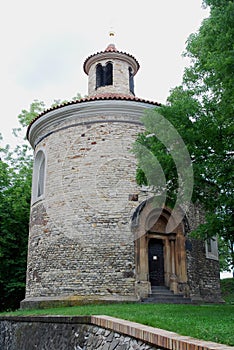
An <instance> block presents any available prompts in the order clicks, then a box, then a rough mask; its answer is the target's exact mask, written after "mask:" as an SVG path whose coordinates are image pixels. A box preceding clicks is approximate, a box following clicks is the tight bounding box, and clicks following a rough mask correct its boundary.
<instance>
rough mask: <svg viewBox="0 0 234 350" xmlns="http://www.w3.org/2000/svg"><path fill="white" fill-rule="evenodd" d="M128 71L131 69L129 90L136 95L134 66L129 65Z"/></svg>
mask: <svg viewBox="0 0 234 350" xmlns="http://www.w3.org/2000/svg"><path fill="white" fill-rule="evenodd" d="M128 71H129V90H130V92H131V93H132V94H133V95H134V80H133V73H132V68H131V67H129V68H128Z"/></svg>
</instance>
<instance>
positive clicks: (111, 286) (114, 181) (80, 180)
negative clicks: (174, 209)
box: [26, 100, 153, 299]
mask: <svg viewBox="0 0 234 350" xmlns="http://www.w3.org/2000/svg"><path fill="white" fill-rule="evenodd" d="M152 107H153V105H151V104H147V103H140V102H133V101H116V100H113V101H92V102H83V103H78V104H77V105H72V106H65V107H61V108H58V109H55V110H53V111H50V112H48V113H46V114H45V115H43V116H41V117H40V118H38V119H37V120H36V121H34V123H33V124H32V125H31V127H30V129H29V140H30V142H31V144H32V146H33V147H34V148H35V157H36V156H37V154H38V152H41V153H43V154H44V157H45V174H44V177H43V180H44V191H43V193H42V194H41V193H40V196H37V192H36V193H33V195H32V205H31V220H30V234H29V249H28V270H27V286H26V299H27V298H31V297H32V298H34V297H47V296H67V295H69V296H71V295H95V296H96V297H97V298H98V296H109V297H113V298H114V299H115V298H117V297H118V296H121V297H124V296H126V298H127V297H134V296H135V262H134V260H135V257H134V237H133V233H132V232H131V228H130V220H131V216H132V213H133V212H134V210H135V208H136V207H137V205H139V201H133V200H132V199H131V198H132V196H131V195H132V194H136V193H138V192H139V188H138V187H137V185H136V183H135V171H136V161H135V158H134V155H133V154H132V153H131V148H132V143H133V142H134V140H135V139H136V136H137V134H138V133H139V132H140V131H142V130H143V127H142V125H141V123H140V116H141V115H142V114H143V110H144V109H145V108H152ZM36 172H38V166H35V168H34V175H33V182H34V183H33V189H34V190H33V191H36V190H37V188H38V186H37V184H36V185H35V181H39V180H38V179H39V175H38V174H37V173H36ZM139 200H140V198H139Z"/></svg>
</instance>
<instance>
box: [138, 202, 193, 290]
mask: <svg viewBox="0 0 234 350" xmlns="http://www.w3.org/2000/svg"><path fill="white" fill-rule="evenodd" d="M170 218H172V219H173V217H172V211H171V209H169V208H167V207H164V208H161V209H159V208H155V207H154V203H153V199H152V200H148V201H145V202H143V203H142V204H141V205H140V206H139V207H138V208H137V210H136V212H135V213H134V215H133V222H132V229H133V232H134V235H135V262H136V293H137V294H138V296H139V297H146V296H147V295H148V294H149V293H150V292H151V282H150V276H149V265H150V263H149V242H150V241H151V242H152V240H155V241H158V242H162V244H163V264H164V266H163V274H164V278H163V281H164V285H165V286H166V287H168V288H169V289H170V290H171V291H173V292H174V293H176V294H183V295H186V294H187V290H188V287H187V266H186V250H185V236H184V225H183V223H182V222H181V223H180V224H179V225H178V226H177V227H176V228H175V229H173V230H172V232H169V233H167V231H166V226H167V223H168V221H169V219H170ZM151 258H153V259H155V260H157V258H158V257H157V255H155V256H152V254H151ZM151 269H152V268H151Z"/></svg>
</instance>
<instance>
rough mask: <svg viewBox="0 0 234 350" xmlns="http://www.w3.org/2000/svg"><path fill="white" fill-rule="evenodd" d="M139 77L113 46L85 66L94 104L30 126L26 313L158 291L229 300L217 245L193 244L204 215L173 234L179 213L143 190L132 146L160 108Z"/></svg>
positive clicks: (82, 103) (65, 109) (63, 109)
mask: <svg viewBox="0 0 234 350" xmlns="http://www.w3.org/2000/svg"><path fill="white" fill-rule="evenodd" d="M138 69H139V63H138V61H137V60H136V59H135V58H134V57H133V56H132V55H129V54H128V53H125V52H121V51H118V50H117V49H116V47H115V45H113V44H110V45H109V46H108V47H107V48H106V49H105V50H104V51H101V52H98V53H96V54H93V55H91V56H89V57H88V58H87V59H86V60H85V62H84V71H85V73H86V74H87V75H88V97H86V98H83V99H81V100H79V101H73V102H70V103H66V104H63V105H60V106H57V107H54V108H51V109H49V110H46V111H45V112H43V113H42V114H40V115H39V116H38V117H36V118H35V119H34V120H33V121H32V122H31V124H30V125H29V127H28V131H27V137H28V140H29V142H30V144H31V145H32V147H33V149H34V154H35V158H34V169H33V184H32V202H31V216H30V232H29V245H28V265H27V282H26V297H25V299H24V300H23V301H22V302H21V307H22V308H30V307H46V306H52V305H61V304H63V305H75V304H82V303H88V302H96V303H97V302H109V301H140V300H142V299H143V298H146V297H148V296H149V295H150V293H151V292H152V290H153V289H154V288H155V287H165V288H167V289H168V290H171V291H172V293H174V294H176V295H181V296H182V297H184V298H186V297H187V298H188V297H189V298H190V300H192V301H195V300H198V301H213V302H217V301H220V289H219V263H218V257H217V245H216V241H215V240H211V241H210V242H209V244H207V243H205V242H202V241H196V240H194V239H191V238H189V232H190V231H191V230H193V229H194V228H195V227H196V225H197V224H198V223H199V222H200V221H201V220H202V215H201V212H200V211H199V210H197V209H196V208H194V207H192V206H191V210H190V212H189V214H188V215H187V216H186V217H185V218H184V220H183V221H182V222H181V223H180V224H179V225H178V226H177V227H176V229H175V230H173V231H172V232H170V233H167V232H166V229H165V228H166V225H167V222H168V220H169V218H170V217H171V215H172V211H171V209H170V208H168V207H163V208H155V206H154V201H153V193H151V192H150V189H148V188H141V187H139V186H138V185H137V184H136V181H135V172H136V159H135V157H134V155H133V153H132V152H131V148H132V144H133V142H134V140H135V139H136V137H137V134H138V133H139V132H142V131H143V130H144V128H143V125H142V123H141V117H142V115H143V114H144V111H145V110H147V109H155V108H157V107H158V106H159V104H158V103H156V102H151V101H147V100H145V99H142V98H138V97H136V96H135V93H134V76H135V74H136V73H137V71H138ZM159 209H160V215H159V216H157V212H158V210H159ZM172 219H173V218H172Z"/></svg>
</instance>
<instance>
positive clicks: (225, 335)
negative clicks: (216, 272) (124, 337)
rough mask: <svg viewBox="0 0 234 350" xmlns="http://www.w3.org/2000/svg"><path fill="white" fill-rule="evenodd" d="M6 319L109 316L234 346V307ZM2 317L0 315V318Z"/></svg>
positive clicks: (90, 309) (109, 309) (136, 307)
mask: <svg viewBox="0 0 234 350" xmlns="http://www.w3.org/2000/svg"><path fill="white" fill-rule="evenodd" d="M4 314H5V315H6V314H7V315H45V314H46V315H74V316H75V315H109V316H114V317H118V318H122V319H126V320H130V321H134V322H138V323H143V324H146V325H150V326H153V327H157V328H163V329H166V330H170V331H173V332H176V333H179V334H181V335H188V336H191V337H194V338H198V339H204V340H211V341H214V342H218V343H223V344H228V345H234V305H232V304H226V305H200V306H198V305H173V304H109V305H84V306H74V307H64V308H54V309H44V310H25V311H22V310H19V311H15V312H10V313H4ZM1 315H3V314H0V316H1Z"/></svg>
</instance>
